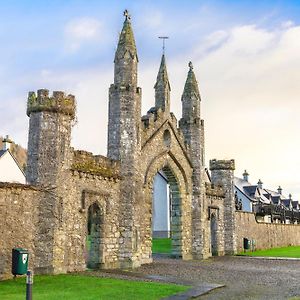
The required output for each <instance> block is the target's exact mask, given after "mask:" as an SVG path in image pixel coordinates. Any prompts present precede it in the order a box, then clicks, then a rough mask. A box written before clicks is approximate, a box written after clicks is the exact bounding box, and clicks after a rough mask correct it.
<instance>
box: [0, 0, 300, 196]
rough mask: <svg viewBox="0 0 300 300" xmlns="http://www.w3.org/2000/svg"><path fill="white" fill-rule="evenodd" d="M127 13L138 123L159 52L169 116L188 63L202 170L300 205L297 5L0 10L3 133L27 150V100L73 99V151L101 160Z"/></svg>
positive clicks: (34, 5)
mask: <svg viewBox="0 0 300 300" xmlns="http://www.w3.org/2000/svg"><path fill="white" fill-rule="evenodd" d="M1 2H2V1H1ZM125 8H127V9H128V10H129V11H130V13H131V15H132V24H133V29H134V33H135V38H136V44H137V47H138V54H139V60H140V64H139V85H140V86H141V87H142V89H143V113H145V112H146V111H147V110H148V109H149V108H150V107H151V106H153V104H154V93H153V85H154V82H155V78H156V74H157V71H158V67H159V61H160V56H161V41H160V40H159V39H158V38H157V37H158V36H160V35H167V36H169V37H170V39H169V40H168V41H167V45H166V57H167V65H168V71H169V77H170V83H171V88H172V94H171V102H172V104H171V106H172V107H171V108H172V110H173V111H174V112H175V114H176V116H177V118H178V119H179V118H180V115H181V103H180V97H181V93H182V89H183V85H184V80H185V77H186V73H187V69H188V68H187V64H188V62H189V61H190V60H192V61H193V63H194V69H195V72H196V75H197V78H198V81H199V86H200V91H201V95H202V117H203V118H204V119H205V126H206V160H207V161H208V160H209V159H211V158H235V159H236V164H237V170H236V175H240V174H241V173H242V172H243V170H244V169H247V170H248V172H249V173H250V180H251V181H252V182H253V183H256V182H257V181H258V179H259V178H261V179H262V181H263V182H264V183H265V185H266V186H268V187H270V188H273V189H276V188H277V186H278V185H279V184H280V185H282V187H283V189H284V191H286V194H288V193H289V192H291V193H292V194H293V195H295V197H296V196H297V197H298V199H300V182H299V179H298V177H299V175H298V170H299V169H300V158H299V155H298V149H299V147H300V139H299V138H298V135H299V131H300V125H299V122H298V116H299V112H300V109H299V98H300V97H299V95H300V85H299V79H300V24H299V23H300V20H299V19H300V17H299V16H300V1H174V0H173V1H110V2H109V1H71V0H70V1H3V3H1V10H0V39H1V47H0V83H1V89H0V109H1V116H2V117H1V121H2V122H1V124H0V134H2V135H5V134H9V135H11V136H12V138H13V139H14V140H15V141H16V142H17V143H20V144H21V145H23V146H25V147H26V146H27V145H26V144H27V129H28V119H27V117H26V114H25V110H26V97H27V93H28V91H30V90H37V89H39V88H48V89H50V90H64V91H66V92H68V93H72V94H74V95H75V96H76V98H77V103H78V124H77V125H76V127H75V128H74V132H73V140H72V143H73V145H74V146H75V148H77V149H85V150H89V151H92V152H94V153H95V154H96V153H101V154H105V153H106V130H107V128H106V126H107V110H108V109H107V103H108V97H107V94H108V87H109V85H110V83H111V82H112V81H113V57H114V51H115V47H116V43H117V37H118V32H119V31H120V30H121V27H122V22H123V16H122V13H123V10H124V9H125Z"/></svg>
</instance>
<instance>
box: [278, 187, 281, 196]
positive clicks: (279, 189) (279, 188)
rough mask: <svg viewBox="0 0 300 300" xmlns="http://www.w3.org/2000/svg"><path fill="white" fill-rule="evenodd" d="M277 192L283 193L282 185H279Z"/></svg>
mask: <svg viewBox="0 0 300 300" xmlns="http://www.w3.org/2000/svg"><path fill="white" fill-rule="evenodd" d="M277 192H278V194H280V195H282V188H281V186H279V187H278V189H277Z"/></svg>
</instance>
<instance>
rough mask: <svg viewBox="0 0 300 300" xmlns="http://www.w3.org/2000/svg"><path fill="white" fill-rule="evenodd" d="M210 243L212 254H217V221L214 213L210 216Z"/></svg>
mask: <svg viewBox="0 0 300 300" xmlns="http://www.w3.org/2000/svg"><path fill="white" fill-rule="evenodd" d="M210 243H211V254H212V255H213V256H217V255H218V223H217V218H216V215H215V213H212V214H211V216H210Z"/></svg>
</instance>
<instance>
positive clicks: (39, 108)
mask: <svg viewBox="0 0 300 300" xmlns="http://www.w3.org/2000/svg"><path fill="white" fill-rule="evenodd" d="M27 115H28V116H29V118H30V119H29V136H28V161H27V170H26V179H27V182H28V183H29V184H32V185H34V186H38V187H40V188H42V189H43V190H44V191H45V195H46V196H45V197H44V198H43V199H42V200H41V201H40V204H39V208H38V211H39V216H38V218H39V222H38V224H39V226H38V229H37V235H36V238H35V256H36V266H35V271H36V272H38V273H60V272H65V271H66V262H65V261H64V259H65V251H66V243H65V241H66V230H65V214H66V212H64V201H65V197H66V195H67V191H68V189H69V186H68V182H69V181H68V178H69V177H68V174H69V172H68V170H69V168H70V161H71V148H70V139H71V127H72V121H73V119H74V117H75V99H74V96H72V95H68V96H66V95H65V94H64V93H63V92H53V95H51V96H50V95H49V91H48V90H45V89H43V90H38V92H37V94H35V93H34V92H30V93H29V97H28V103H27Z"/></svg>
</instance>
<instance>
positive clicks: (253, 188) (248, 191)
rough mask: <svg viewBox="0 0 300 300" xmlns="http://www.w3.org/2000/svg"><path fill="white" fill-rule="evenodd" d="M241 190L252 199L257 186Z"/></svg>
mask: <svg viewBox="0 0 300 300" xmlns="http://www.w3.org/2000/svg"><path fill="white" fill-rule="evenodd" d="M243 189H244V191H245V192H246V193H247V194H248V196H250V197H254V196H255V193H256V190H257V185H249V186H244V187H243Z"/></svg>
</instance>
